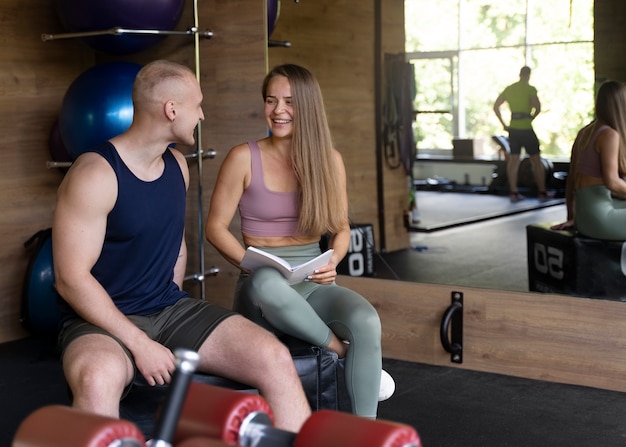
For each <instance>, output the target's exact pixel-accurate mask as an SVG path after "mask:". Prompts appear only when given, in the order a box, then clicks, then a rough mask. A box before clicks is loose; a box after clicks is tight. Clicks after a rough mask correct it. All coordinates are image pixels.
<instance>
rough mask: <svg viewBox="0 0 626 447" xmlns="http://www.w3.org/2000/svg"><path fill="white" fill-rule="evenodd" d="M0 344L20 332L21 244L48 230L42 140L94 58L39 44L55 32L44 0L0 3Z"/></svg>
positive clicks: (50, 190) (73, 45)
mask: <svg viewBox="0 0 626 447" xmlns="http://www.w3.org/2000/svg"><path fill="white" fill-rule="evenodd" d="M0 24H1V25H2V33H0V34H1V35H0V60H1V65H0V67H1V68H0V107H1V108H2V110H3V111H4V113H3V116H2V120H1V121H0V134H1V135H2V139H1V141H0V208H1V209H2V213H1V214H0V247H1V250H0V264H1V265H2V266H3V268H2V269H1V270H0V297H1V298H0V300H1V304H2V305H1V306H0V341H4V340H11V339H15V338H20V337H23V336H24V335H26V334H25V332H24V331H23V330H22V328H21V326H20V324H19V307H20V295H21V292H22V283H23V278H24V272H25V270H26V265H27V263H28V252H27V251H26V250H25V248H24V246H23V243H24V242H25V241H26V240H27V239H28V238H29V237H30V236H31V235H32V234H34V233H35V232H36V231H38V230H40V229H42V228H46V227H49V226H50V225H51V223H52V211H53V209H54V200H55V192H56V188H57V186H58V184H59V182H60V180H61V178H62V174H61V173H60V172H59V171H57V170H54V169H52V170H49V169H47V168H46V160H49V159H50V156H49V149H48V137H49V133H50V130H51V128H52V126H53V124H54V121H55V119H56V117H57V116H58V113H59V109H60V106H61V99H62V96H63V93H64V92H65V90H66V89H67V86H68V85H69V84H70V82H71V81H72V80H73V79H74V78H75V77H76V76H77V75H78V74H79V73H81V72H82V71H83V70H84V69H85V68H86V67H88V66H90V65H91V64H92V63H93V55H92V53H91V52H90V51H87V50H86V49H85V48H84V47H83V46H82V45H80V44H79V43H78V42H69V43H67V45H66V46H63V47H61V46H59V45H49V44H46V43H43V42H42V40H41V34H42V33H46V32H53V31H54V30H58V29H59V23H58V20H57V18H56V15H55V12H54V10H53V7H52V3H51V2H50V1H49V0H26V1H20V0H5V1H3V2H2V4H0Z"/></svg>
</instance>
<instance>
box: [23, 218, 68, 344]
mask: <svg viewBox="0 0 626 447" xmlns="http://www.w3.org/2000/svg"><path fill="white" fill-rule="evenodd" d="M24 245H25V246H26V247H27V248H31V247H32V248H33V252H32V254H31V257H30V260H29V262H28V266H27V268H26V275H25V277H24V287H23V289H22V303H21V305H22V308H21V315H20V322H21V323H22V325H23V326H24V328H26V329H27V330H28V331H30V332H31V333H33V334H47V333H54V332H56V331H57V329H58V327H57V326H58V323H59V317H60V313H61V311H60V308H59V303H58V300H59V296H58V294H57V291H56V289H55V288H54V266H53V262H52V230H51V229H50V228H48V229H46V230H41V231H38V232H37V233H36V234H34V235H33V236H32V237H31V238H30V239H29V240H28V241H27V242H26V243H25V244H24Z"/></svg>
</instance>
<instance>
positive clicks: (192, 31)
mask: <svg viewBox="0 0 626 447" xmlns="http://www.w3.org/2000/svg"><path fill="white" fill-rule="evenodd" d="M123 34H140V35H165V36H194V37H195V38H196V40H197V39H198V38H199V37H200V36H201V37H204V38H206V39H210V38H211V37H213V31H211V30H204V31H198V26H197V25H196V26H193V27H191V28H189V29H187V30H186V31H168V30H156V29H129V28H120V27H115V28H108V29H104V30H97V31H83V32H78V33H61V34H42V35H41V40H43V41H44V42H48V41H50V40H61V39H77V38H81V37H93V36H104V35H115V36H117V35H123Z"/></svg>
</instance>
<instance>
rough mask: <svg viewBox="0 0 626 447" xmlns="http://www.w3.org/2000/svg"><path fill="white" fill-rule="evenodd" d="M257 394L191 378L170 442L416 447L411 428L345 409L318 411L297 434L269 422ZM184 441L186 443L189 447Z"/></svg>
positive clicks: (280, 446) (284, 446) (268, 413)
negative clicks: (339, 410) (347, 411)
mask: <svg viewBox="0 0 626 447" xmlns="http://www.w3.org/2000/svg"><path fill="white" fill-rule="evenodd" d="M273 419H274V417H273V414H272V412H271V409H270V407H269V404H268V403H267V402H266V401H265V399H263V397H261V396H258V395H254V394H247V393H241V392H237V391H233V390H229V389H225V388H218V387H214V386H211V385H205V384H198V383H191V385H190V387H189V392H188V394H187V399H186V401H185V405H184V406H183V410H182V412H181V415H180V419H179V421H178V427H177V430H176V435H175V438H174V442H175V445H176V446H177V447H178V446H179V445H184V444H185V443H187V442H191V440H193V443H192V444H191V446H197V447H204V446H209V445H211V444H203V443H202V442H208V441H209V440H211V439H212V440H219V441H222V442H226V443H227V444H230V445H239V446H243V447H351V446H355V447H357V446H358V447H361V446H363V445H367V446H372V447H420V446H421V442H420V439H419V436H418V434H417V432H416V431H415V429H414V428H413V427H410V426H408V425H404V424H399V423H395V422H390V421H384V420H372V419H366V418H363V417H360V416H355V415H353V414H349V413H343V412H338V411H331V410H320V411H317V412H315V413H313V414H312V415H311V416H310V417H309V419H307V420H306V421H305V423H304V424H303V426H302V428H301V429H300V431H299V432H298V433H292V432H289V431H285V430H281V429H278V428H276V427H273V425H272V424H273ZM191 446H190V447H191Z"/></svg>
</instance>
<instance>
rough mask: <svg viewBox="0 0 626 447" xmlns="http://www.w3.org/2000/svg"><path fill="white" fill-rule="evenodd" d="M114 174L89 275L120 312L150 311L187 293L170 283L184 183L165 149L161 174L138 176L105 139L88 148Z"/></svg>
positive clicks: (182, 215) (178, 242)
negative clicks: (114, 190) (111, 199)
mask: <svg viewBox="0 0 626 447" xmlns="http://www.w3.org/2000/svg"><path fill="white" fill-rule="evenodd" d="M92 151H93V152H96V153H98V154H100V155H101V156H102V157H104V158H105V159H106V160H107V161H108V162H109V164H110V165H111V167H112V168H113V170H114V171H115V174H116V175H117V182H118V194H117V201H116V202H115V206H114V207H113V209H112V210H111V212H110V213H109V216H108V219H107V228H106V235H105V240H104V246H103V248H102V253H101V254H100V257H99V258H98V260H97V261H96V264H95V265H94V267H93V269H92V274H93V275H94V277H95V278H96V279H97V280H98V281H99V282H100V283H101V284H102V286H103V287H104V288H105V290H106V291H107V292H108V293H109V295H110V296H111V298H112V299H113V301H114V302H115V305H116V306H117V307H118V309H119V310H120V311H122V312H123V313H124V314H135V315H150V314H152V313H155V312H158V311H159V310H161V309H163V308H165V307H166V306H169V305H171V304H173V303H175V302H176V301H178V300H179V299H180V298H183V297H187V296H188V295H187V293H186V292H184V291H181V290H179V288H178V286H177V285H176V283H174V281H173V279H174V266H175V264H176V261H177V259H178V255H179V252H180V246H181V242H182V238H183V233H184V227H185V205H186V203H185V198H186V189H185V181H184V178H183V175H182V172H181V170H180V166H179V165H178V162H177V161H176V158H175V157H174V155H173V154H172V153H171V152H170V150H169V149H167V150H166V151H165V153H164V154H163V161H164V163H165V168H164V170H163V174H162V175H161V177H159V178H158V179H156V180H154V181H150V182H146V181H143V180H140V179H138V178H137V177H136V176H135V175H134V174H133V173H132V172H131V171H130V169H128V167H127V166H126V164H125V163H124V162H123V161H122V159H121V158H120V156H119V154H118V153H117V150H116V149H115V147H114V146H113V145H112V144H111V143H109V142H106V143H104V144H102V145H100V146H97V147H95V148H94V149H92Z"/></svg>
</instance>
